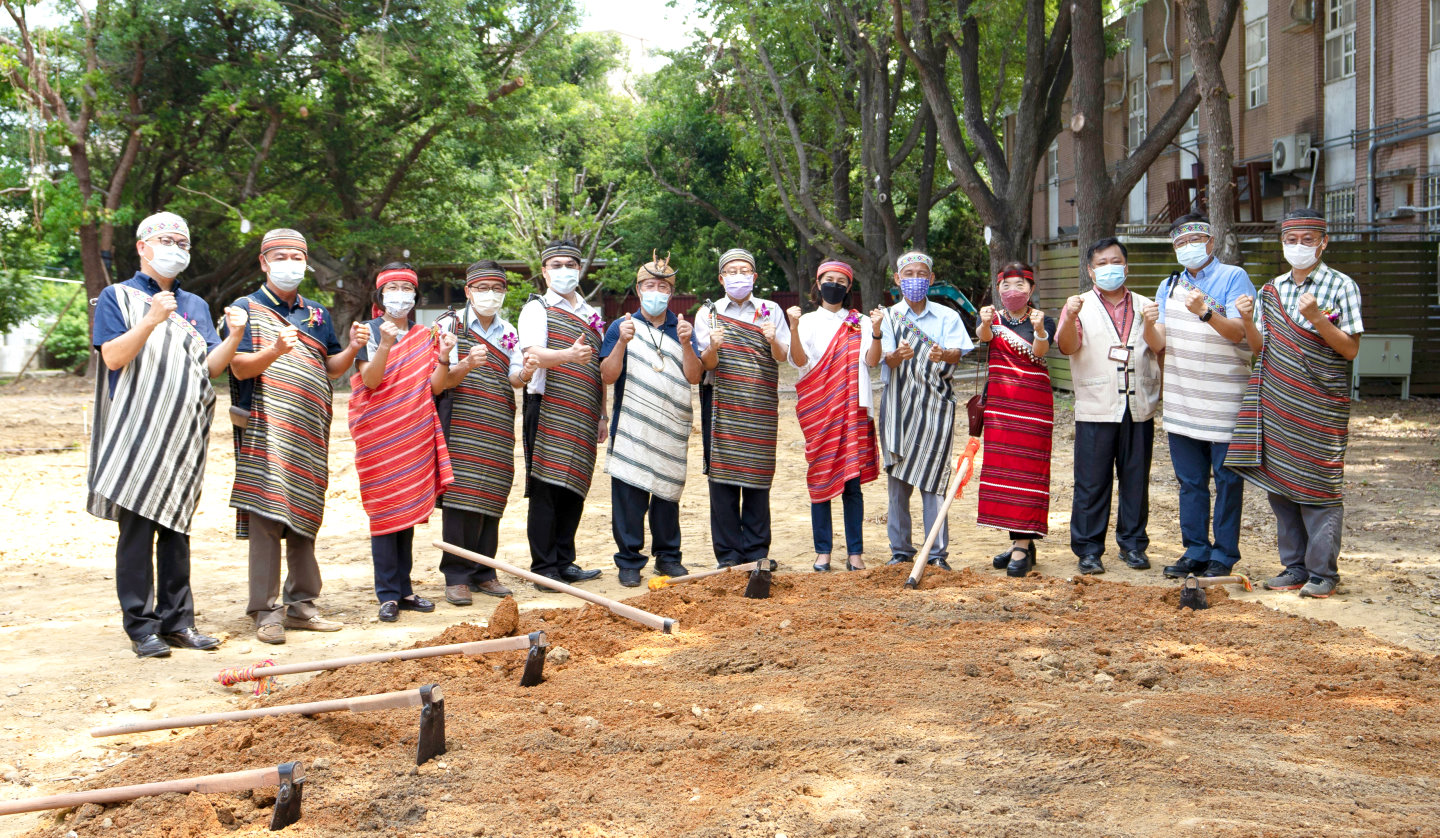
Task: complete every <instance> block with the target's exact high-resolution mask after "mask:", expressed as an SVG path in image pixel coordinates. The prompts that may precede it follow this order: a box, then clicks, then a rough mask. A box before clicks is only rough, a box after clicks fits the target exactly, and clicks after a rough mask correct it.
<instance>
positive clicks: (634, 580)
mask: <svg viewBox="0 0 1440 838" xmlns="http://www.w3.org/2000/svg"><path fill="white" fill-rule="evenodd" d="M618 575H619V576H620V584H621V585H624V586H625V587H627V588H638V587H640V571H639V570H638V569H636V568H633V567H622V568H620V571H619V574H618Z"/></svg>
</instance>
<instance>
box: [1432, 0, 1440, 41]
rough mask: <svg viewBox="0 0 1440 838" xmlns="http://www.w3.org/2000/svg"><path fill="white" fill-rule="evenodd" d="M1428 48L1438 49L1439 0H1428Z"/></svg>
mask: <svg viewBox="0 0 1440 838" xmlns="http://www.w3.org/2000/svg"><path fill="white" fill-rule="evenodd" d="M1430 48H1431V49H1440V0H1430Z"/></svg>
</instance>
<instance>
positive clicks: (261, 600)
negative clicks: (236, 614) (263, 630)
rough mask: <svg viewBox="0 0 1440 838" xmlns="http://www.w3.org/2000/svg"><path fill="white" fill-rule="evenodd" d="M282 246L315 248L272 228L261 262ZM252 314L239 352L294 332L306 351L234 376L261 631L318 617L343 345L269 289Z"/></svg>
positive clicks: (254, 609)
mask: <svg viewBox="0 0 1440 838" xmlns="http://www.w3.org/2000/svg"><path fill="white" fill-rule="evenodd" d="M277 248H289V249H296V250H302V251H303V250H306V243H305V238H304V236H302V235H300V234H299V233H298V232H296V231H294V230H284V229H281V230H271V231H270V232H269V233H266V234H265V237H264V239H263V240H262V241H261V245H260V255H261V256H262V257H263V256H264V255H265V254H266V253H267V252H269V251H271V250H274V249H277ZM232 305H233V306H235V307H236V308H243V309H245V310H246V311H248V312H249V314H250V319H249V321H248V322H247V324H246V327H245V336H244V337H243V338H242V339H241V341H240V346H239V349H238V351H239V352H263V351H265V350H266V349H269V348H270V347H271V346H272V345H274V343H275V340H276V338H277V337H278V336H279V334H280V330H281V329H284V328H285V327H286V326H294V327H295V329H296V331H297V332H298V334H299V342H298V344H297V345H296V346H295V347H294V348H292V349H291V350H290V351H289V352H287V353H286V354H284V355H282V356H280V357H279V358H277V359H276V360H275V362H274V363H272V364H271V365H270V366H268V367H266V368H265V371H264V372H262V373H261V374H260V375H258V376H256V377H255V378H252V379H247V380H241V379H239V378H236V377H235V376H234V375H233V374H232V375H231V376H230V404H231V408H230V413H231V417H232V420H233V421H234V422H235V425H236V427H235V429H234V441H235V483H234V485H233V487H232V489H231V492H230V505H231V506H233V507H234V508H235V537H236V538H238V539H242V540H245V539H248V540H249V542H250V547H249V550H250V601H249V604H248V605H247V606H246V613H248V614H249V615H250V617H251V618H252V619H253V620H254V621H255V625H256V626H262V625H266V624H271V623H280V622H282V620H283V619H284V617H285V616H286V614H287V613H288V615H289V616H290V617H291V618H293V619H296V620H302V621H304V620H309V619H311V618H313V617H316V616H318V614H319V611H318V610H317V609H316V607H315V600H316V599H317V598H318V597H319V596H320V587H321V580H320V565H319V563H318V562H317V561H316V559H315V536H316V534H317V533H318V532H319V530H320V521H321V518H322V517H323V515H324V513H325V491H326V489H327V488H328V486H329V480H330V467H329V458H328V453H329V445H330V419H331V415H332V412H333V411H332V406H331V402H332V399H333V396H334V391H333V389H332V387H331V383H330V374H329V372H328V371H327V369H326V364H325V362H326V359H327V358H329V357H330V356H332V355H338V354H339V353H340V352H341V351H343V349H344V347H342V346H341V345H340V341H339V340H338V339H337V338H336V336H335V328H334V325H333V323H332V322H331V319H330V313H329V312H328V311H326V309H325V307H324V306H322V305H320V304H319V303H318V302H316V301H314V300H307V299H305V298H304V297H301V296H299V295H298V294H297V295H296V297H295V301H294V302H293V303H287V302H285V301H284V300H282V299H280V297H278V296H276V295H275V294H274V293H273V292H272V291H271V290H270V288H269V287H268V286H263V285H262V286H261V287H260V288H259V289H258V290H257V291H255V293H253V294H250V295H249V296H246V297H241V298H240V299H238V300H236V301H235V302H234V303H233V304H232ZM282 541H283V542H284V543H285V563H286V565H287V567H288V570H289V572H288V574H287V575H286V577H285V586H284V600H283V602H282V603H279V604H277V600H278V599H279V598H280V595H281V587H280V553H281V551H280V545H281V542H282Z"/></svg>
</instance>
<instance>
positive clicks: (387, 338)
mask: <svg viewBox="0 0 1440 838" xmlns="http://www.w3.org/2000/svg"><path fill="white" fill-rule="evenodd" d="M399 339H400V327H399V326H396V325H395V324H394V323H391V322H390V321H389V320H386V321H385V322H383V323H381V324H380V345H381V346H384V347H386V348H389V347H391V346H394V345H395V342H396V341H397V340H399Z"/></svg>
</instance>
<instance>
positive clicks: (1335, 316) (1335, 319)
mask: <svg viewBox="0 0 1440 838" xmlns="http://www.w3.org/2000/svg"><path fill="white" fill-rule="evenodd" d="M1320 313H1321V314H1323V315H1325V319H1326V320H1329V321H1330V322H1331V323H1335V324H1337V325H1338V324H1339V323H1340V312H1338V311H1335V310H1334V309H1330V308H1322V309H1320Z"/></svg>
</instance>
